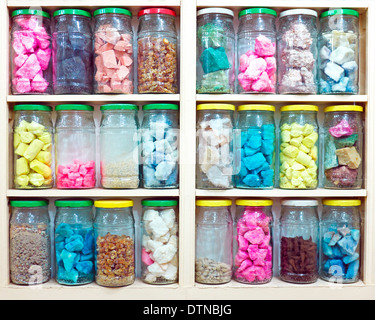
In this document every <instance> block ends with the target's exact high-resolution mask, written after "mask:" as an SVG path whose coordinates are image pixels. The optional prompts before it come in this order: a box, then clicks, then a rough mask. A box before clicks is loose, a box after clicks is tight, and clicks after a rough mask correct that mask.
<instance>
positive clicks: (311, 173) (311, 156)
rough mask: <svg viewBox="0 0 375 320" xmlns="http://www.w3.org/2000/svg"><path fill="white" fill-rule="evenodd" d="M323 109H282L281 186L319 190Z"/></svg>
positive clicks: (300, 106) (303, 106) (311, 106)
mask: <svg viewBox="0 0 375 320" xmlns="http://www.w3.org/2000/svg"><path fill="white" fill-rule="evenodd" d="M318 111H319V108H318V107H317V106H314V105H290V106H284V107H282V108H281V120H280V126H279V152H280V153H279V161H280V163H279V164H280V167H279V186H280V188H281V189H316V188H317V187H318V165H319V157H318V155H319V124H318Z"/></svg>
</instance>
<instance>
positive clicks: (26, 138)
mask: <svg viewBox="0 0 375 320" xmlns="http://www.w3.org/2000/svg"><path fill="white" fill-rule="evenodd" d="M20 139H21V141H22V142H23V143H26V144H29V143H31V141H33V140H34V139H35V135H34V134H32V133H31V132H26V131H25V132H21V133H20Z"/></svg>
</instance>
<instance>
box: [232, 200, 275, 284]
mask: <svg viewBox="0 0 375 320" xmlns="http://www.w3.org/2000/svg"><path fill="white" fill-rule="evenodd" d="M272 204H273V201H272V200H267V199H264V200H263V199H262V200H256V199H254V200H250V199H237V200H236V207H237V209H236V218H235V223H234V239H236V241H234V253H235V258H234V271H233V272H234V279H235V280H236V281H238V282H242V283H246V284H264V283H268V282H270V281H271V280H272V273H273V251H272V247H273V245H272V243H273V240H272V224H273V217H272Z"/></svg>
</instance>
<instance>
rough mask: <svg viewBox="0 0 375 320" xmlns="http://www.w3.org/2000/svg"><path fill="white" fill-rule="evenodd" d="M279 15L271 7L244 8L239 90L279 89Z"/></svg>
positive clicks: (265, 91)
mask: <svg viewBox="0 0 375 320" xmlns="http://www.w3.org/2000/svg"><path fill="white" fill-rule="evenodd" d="M276 17H277V12H276V11H275V10H272V9H268V8H250V9H246V10H242V11H241V12H240V14H239V22H240V25H239V27H238V34H237V56H238V93H276V70H277V64H276Z"/></svg>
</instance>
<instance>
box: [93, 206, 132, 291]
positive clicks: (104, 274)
mask: <svg viewBox="0 0 375 320" xmlns="http://www.w3.org/2000/svg"><path fill="white" fill-rule="evenodd" d="M94 205H95V208H96V216H95V223H94V231H95V243H96V244H95V272H96V274H95V281H96V283H97V284H98V285H100V286H104V287H123V286H128V285H131V284H133V283H134V281H135V254H134V240H135V227H134V217H133V201H132V200H98V201H95V203H94Z"/></svg>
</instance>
